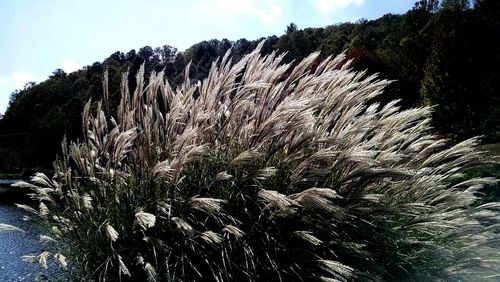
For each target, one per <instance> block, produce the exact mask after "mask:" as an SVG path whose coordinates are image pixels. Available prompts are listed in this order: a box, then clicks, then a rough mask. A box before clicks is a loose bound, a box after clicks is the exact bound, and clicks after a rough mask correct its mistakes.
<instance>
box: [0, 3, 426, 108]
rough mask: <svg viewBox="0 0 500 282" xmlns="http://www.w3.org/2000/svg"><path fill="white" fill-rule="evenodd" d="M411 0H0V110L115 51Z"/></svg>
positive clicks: (373, 13) (276, 31) (349, 15)
mask: <svg viewBox="0 0 500 282" xmlns="http://www.w3.org/2000/svg"><path fill="white" fill-rule="evenodd" d="M415 1H416V0H240V1H237V0H233V1H231V0H184V1H168V0H165V1H160V0H143V1H137V0H136V1H131V0H121V1H111V0H73V1H70V0H44V1H41V0H40V1H39V0H0V113H3V112H4V111H5V109H6V107H7V104H8V99H9V96H10V94H11V93H12V92H13V91H14V90H16V89H22V88H23V86H24V85H25V84H26V83H27V82H29V81H35V82H40V81H43V80H45V79H47V77H48V75H50V74H51V73H52V72H53V71H54V70H55V69H57V68H62V69H64V70H65V71H66V72H68V73H69V72H71V71H74V70H77V69H79V68H81V67H83V66H86V65H90V64H92V63H94V62H96V61H102V60H103V59H105V58H106V57H108V56H109V55H111V54H112V53H114V52H115V51H122V52H128V51H129V50H131V49H136V50H138V49H139V48H141V47H143V46H145V45H149V46H151V47H153V48H154V47H159V46H162V45H165V44H168V45H171V46H174V47H177V48H178V49H179V50H180V51H183V50H185V49H186V48H188V47H189V46H191V45H193V44H195V43H197V42H200V41H202V40H209V39H223V38H227V39H230V40H237V39H239V38H246V39H257V38H260V37H264V36H269V35H278V36H279V35H281V34H283V32H284V30H285V28H286V26H287V24H289V23H290V22H294V23H296V24H297V25H298V27H299V28H306V27H323V26H326V25H331V24H335V23H340V22H346V21H356V20H357V19H360V18H366V19H375V18H378V17H380V16H382V15H384V14H386V13H393V14H401V13H404V12H406V11H407V10H409V9H410V8H411V7H412V6H413V4H414V3H415Z"/></svg>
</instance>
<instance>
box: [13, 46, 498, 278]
mask: <svg viewBox="0 0 500 282" xmlns="http://www.w3.org/2000/svg"><path fill="white" fill-rule="evenodd" d="M261 46H262V44H261V45H259V47H258V48H257V49H256V50H255V51H253V52H252V53H251V54H249V55H247V56H245V57H244V58H243V59H241V60H240V61H238V62H236V63H233V62H232V61H231V59H230V56H229V53H228V54H226V55H225V56H224V57H223V58H222V59H221V60H220V61H216V62H214V63H213V65H212V68H211V70H210V73H209V75H208V77H207V78H206V79H205V80H204V81H202V82H194V81H191V80H190V79H189V78H188V74H189V67H188V68H187V69H186V75H185V77H186V78H185V81H184V83H183V84H182V85H181V86H180V87H178V88H177V89H172V88H171V86H170V85H169V83H168V81H167V80H165V79H164V75H163V73H162V72H160V73H155V72H153V73H151V75H150V77H149V82H148V83H145V80H144V67H142V68H141V69H140V70H139V72H138V73H137V76H136V79H137V87H136V89H135V90H134V92H133V93H130V92H129V91H130V90H129V87H128V85H127V77H128V74H126V73H125V74H124V75H123V79H122V85H121V95H122V96H121V101H120V105H119V107H118V108H117V110H116V112H115V111H113V112H112V114H110V113H109V112H108V111H107V110H106V111H105V110H103V109H105V108H106V109H107V106H105V105H107V104H108V102H107V101H108V97H107V91H105V93H104V103H103V104H101V102H98V103H93V104H92V103H91V102H89V103H88V104H87V105H86V106H85V109H84V111H83V133H84V137H83V140H82V141H77V142H71V143H69V144H68V143H67V142H66V141H64V142H63V147H62V149H63V153H62V156H61V157H60V158H59V159H58V160H57V161H56V162H55V166H54V167H55V173H54V176H53V177H51V178H50V177H47V176H46V175H43V174H36V175H35V176H34V177H33V178H32V183H33V184H28V183H18V184H17V186H30V187H31V188H32V189H33V191H34V193H33V197H34V198H35V199H36V200H38V202H39V207H37V208H36V209H33V208H30V207H26V206H22V207H24V208H25V209H27V210H29V211H30V212H32V213H33V216H34V217H35V218H38V219H41V220H42V222H44V223H45V224H46V225H47V226H48V228H47V230H48V232H49V234H47V235H46V238H45V237H44V238H45V239H46V240H49V239H47V238H50V239H51V240H52V239H53V240H56V241H61V242H62V243H61V244H62V246H66V247H65V248H64V249H62V250H60V251H59V252H58V253H57V254H53V253H50V252H49V253H48V252H44V253H42V254H40V255H35V256H32V257H31V258H32V259H33V260H36V261H39V262H45V263H46V260H50V259H55V260H56V261H57V262H59V263H60V264H61V266H63V267H66V265H67V264H68V263H69V264H70V265H71V264H73V265H77V266H78V267H79V268H80V270H81V272H82V274H83V275H84V276H85V278H86V279H92V280H113V281H114V280H119V279H120V280H123V281H140V280H146V279H147V280H150V281H383V280H387V281H395V280H401V281H436V280H437V281H443V280H449V281H454V280H469V279H472V280H474V279H491V280H494V279H498V276H495V274H497V273H498V269H497V268H498V265H499V256H500V255H499V253H498V248H495V244H496V243H497V242H498V241H497V240H498V238H499V234H498V227H499V219H500V217H499V210H500V204H499V203H486V204H482V205H478V204H476V203H477V202H478V200H479V199H480V198H479V197H480V193H479V192H480V191H479V190H480V188H481V186H482V185H484V184H488V183H492V182H494V181H495V180H494V179H484V178H483V179H470V180H467V181H463V182H460V183H457V179H460V178H461V176H462V175H461V172H462V171H463V170H464V169H467V168H470V167H471V166H475V165H478V164H480V163H482V162H484V161H485V159H483V158H484V157H483V153H482V152H479V151H477V150H476V149H475V146H476V143H477V139H470V140H467V141H464V142H461V143H459V144H456V145H454V146H452V147H449V146H447V141H446V140H442V139H439V138H437V137H436V136H434V135H432V134H431V133H430V128H429V123H430V111H431V109H429V108H415V109H410V110H404V111H401V110H400V109H399V108H398V106H397V104H398V102H397V101H393V102H390V103H388V104H386V105H380V104H378V103H375V102H374V98H376V97H377V96H378V95H380V94H381V93H382V92H383V89H384V87H385V86H386V85H387V84H388V83H389V82H388V81H386V80H380V79H378V78H377V76H368V75H366V74H365V73H363V72H355V71H353V70H351V69H350V68H349V61H346V59H345V57H344V56H343V55H340V56H338V57H336V58H332V57H329V58H327V59H326V60H323V61H320V60H319V59H318V56H319V54H318V53H313V54H311V55H310V56H308V57H307V58H305V59H304V60H302V61H301V62H298V63H296V64H285V63H283V62H282V61H283V56H284V55H283V54H281V55H279V54H277V53H271V54H270V55H267V56H261V55H260V48H261ZM105 82H106V79H105ZM106 88H107V86H106ZM497 246H498V244H497ZM61 259H63V263H61Z"/></svg>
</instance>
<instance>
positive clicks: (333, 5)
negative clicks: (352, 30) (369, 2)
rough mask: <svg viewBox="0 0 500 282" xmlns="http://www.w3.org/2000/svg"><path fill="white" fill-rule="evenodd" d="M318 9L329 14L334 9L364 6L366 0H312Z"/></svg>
mask: <svg viewBox="0 0 500 282" xmlns="http://www.w3.org/2000/svg"><path fill="white" fill-rule="evenodd" d="M311 1H312V2H313V4H314V5H315V6H316V9H318V10H320V11H321V12H324V13H328V12H331V11H332V10H333V9H345V8H347V6H349V5H362V4H363V3H364V2H365V0H311Z"/></svg>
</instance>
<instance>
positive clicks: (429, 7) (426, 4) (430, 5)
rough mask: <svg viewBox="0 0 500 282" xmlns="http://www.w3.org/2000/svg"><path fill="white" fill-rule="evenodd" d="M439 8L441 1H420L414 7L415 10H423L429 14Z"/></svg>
mask: <svg viewBox="0 0 500 282" xmlns="http://www.w3.org/2000/svg"><path fill="white" fill-rule="evenodd" d="M438 8H439V0H420V1H418V2H416V3H415V5H414V6H413V9H417V10H418V9H422V10H425V11H428V12H435V11H437V10H438Z"/></svg>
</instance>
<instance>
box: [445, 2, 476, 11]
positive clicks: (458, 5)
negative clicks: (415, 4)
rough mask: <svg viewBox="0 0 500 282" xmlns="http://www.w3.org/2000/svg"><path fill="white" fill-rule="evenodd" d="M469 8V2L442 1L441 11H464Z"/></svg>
mask: <svg viewBox="0 0 500 282" xmlns="http://www.w3.org/2000/svg"><path fill="white" fill-rule="evenodd" d="M469 7H470V3H469V0H443V2H442V3H441V8H442V9H449V10H458V11H464V10H466V9H468V8H469Z"/></svg>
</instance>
